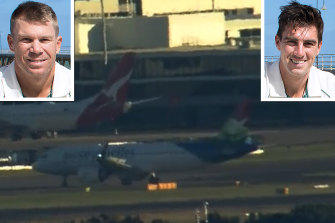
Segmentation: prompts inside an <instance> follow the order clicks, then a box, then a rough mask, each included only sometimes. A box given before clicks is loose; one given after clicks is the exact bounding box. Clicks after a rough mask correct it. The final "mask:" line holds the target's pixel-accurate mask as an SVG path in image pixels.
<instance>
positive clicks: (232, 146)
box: [33, 118, 258, 186]
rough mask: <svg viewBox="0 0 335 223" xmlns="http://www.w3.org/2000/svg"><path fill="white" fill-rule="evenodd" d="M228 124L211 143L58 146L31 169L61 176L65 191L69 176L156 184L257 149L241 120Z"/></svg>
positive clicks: (87, 181)
mask: <svg viewBox="0 0 335 223" xmlns="http://www.w3.org/2000/svg"><path fill="white" fill-rule="evenodd" d="M227 123H228V124H227V125H224V127H223V130H222V132H221V133H220V134H219V135H218V136H217V137H214V138H199V139H187V140H174V141H153V142H114V143H106V144H105V145H103V146H101V145H97V144H93V145H89V144H83V145H78V144H77V145H69V146H59V147H55V148H52V149H49V150H47V151H45V153H44V154H42V155H41V156H40V157H39V158H38V159H37V160H36V162H35V163H34V164H33V169H34V170H36V171H38V172H42V173H47V174H54V175H61V176H63V186H67V176H69V175H77V176H78V177H79V179H80V180H82V181H83V182H84V183H86V184H90V183H94V182H99V181H100V182H103V181H104V180H106V179H107V178H108V177H109V176H110V175H116V176H117V177H118V178H119V179H120V180H121V183H122V184H123V185H128V184H131V182H132V181H134V180H141V179H144V178H146V177H148V180H149V182H150V183H157V182H158V181H159V180H158V177H157V175H160V174H162V173H164V172H177V171H179V170H188V169H192V170H194V169H197V168H202V167H205V166H206V165H208V164H215V163H221V162H224V161H226V160H230V159H234V158H238V157H241V156H243V155H245V154H248V153H250V152H252V151H255V150H256V149H257V147H258V145H257V142H256V141H255V140H254V139H252V138H251V137H250V136H249V135H248V132H247V131H245V130H246V128H245V127H244V123H245V118H242V119H240V120H238V119H236V118H235V119H233V118H232V119H229V120H228V121H227ZM227 128H228V129H227Z"/></svg>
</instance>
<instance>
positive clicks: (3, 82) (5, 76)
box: [0, 61, 73, 100]
mask: <svg viewBox="0 0 335 223" xmlns="http://www.w3.org/2000/svg"><path fill="white" fill-rule="evenodd" d="M0 73H1V74H0V100H1V98H6V99H17V98H23V95H22V91H21V87H20V84H19V82H18V81H17V78H16V74H15V61H13V62H12V63H11V64H9V65H7V66H3V67H0ZM72 85H73V84H72V74H71V71H70V70H69V69H67V68H66V67H64V66H62V65H60V64H59V63H57V62H56V67H55V76H54V80H53V84H52V98H69V97H71V95H72V92H71V89H72Z"/></svg>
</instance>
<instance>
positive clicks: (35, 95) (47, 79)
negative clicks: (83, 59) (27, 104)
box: [0, 0, 74, 101]
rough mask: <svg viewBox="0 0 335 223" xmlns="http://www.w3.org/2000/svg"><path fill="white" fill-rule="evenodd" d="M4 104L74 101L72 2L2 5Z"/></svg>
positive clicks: (0, 89) (0, 91)
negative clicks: (7, 102)
mask: <svg viewBox="0 0 335 223" xmlns="http://www.w3.org/2000/svg"><path fill="white" fill-rule="evenodd" d="M1 3H2V4H3V5H5V6H6V7H2V9H1V10H0V11H1V13H0V53H1V57H0V58H1V60H0V101H73V100H74V69H73V65H74V63H73V55H74V52H73V11H74V10H73V0H57V1H48V0H37V1H24V0H3V1H2V2H1Z"/></svg>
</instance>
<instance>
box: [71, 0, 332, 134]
mask: <svg viewBox="0 0 335 223" xmlns="http://www.w3.org/2000/svg"><path fill="white" fill-rule="evenodd" d="M163 2H164V4H163ZM101 6H102V5H101V4H100V1H97V0H91V1H80V0H77V1H75V80H76V82H75V83H76V86H75V89H76V95H75V97H76V99H81V98H84V97H87V96H89V95H93V94H95V93H96V92H98V91H99V89H101V87H102V86H103V84H104V82H105V80H106V79H107V77H108V74H109V73H110V70H111V69H112V68H114V67H116V66H117V64H118V62H119V61H120V59H121V58H122V56H123V55H124V54H125V53H126V52H135V53H136V63H135V66H134V70H133V74H132V77H131V80H130V84H131V85H130V88H129V92H128V98H129V100H139V99H143V98H151V97H161V98H162V99H161V100H157V101H155V102H152V103H148V104H146V105H141V106H139V107H137V108H134V109H133V110H132V111H131V112H129V113H128V114H126V115H124V116H122V117H121V119H120V121H117V122H120V123H123V124H122V125H124V123H126V124H125V125H128V124H129V123H131V124H129V125H134V123H137V125H140V126H143V125H144V126H150V125H153V126H155V123H159V124H158V125H159V126H164V127H163V128H170V127H171V128H175V127H176V128H196V127H199V128H200V127H201V128H220V127H221V125H222V124H223V122H224V120H225V119H226V118H227V117H228V116H229V115H231V113H232V111H233V109H234V107H236V105H237V104H238V103H240V102H241V101H242V100H243V99H244V98H246V97H247V98H250V99H252V100H253V101H254V106H253V108H252V111H253V112H252V117H251V120H250V124H251V125H267V124H273V123H274V122H275V123H277V124H280V125H295V124H298V125H299V124H303V123H306V122H307V123H308V122H311V123H314V122H319V121H320V120H321V119H322V118H321V117H324V120H321V122H326V123H329V120H332V119H329V117H333V115H332V114H333V113H334V112H333V108H332V106H330V105H326V106H329V108H328V109H325V110H324V111H323V113H324V114H323V115H322V116H319V115H317V114H319V113H318V112H320V111H319V110H318V106H317V105H315V104H313V103H309V104H308V103H305V104H299V103H286V105H285V109H284V110H283V111H282V112H278V110H280V109H282V108H283V107H282V105H280V104H279V103H264V102H263V103H261V102H260V74H261V53H260V35H261V17H260V14H261V9H260V8H261V6H260V2H259V1H258V0H253V1H246V0H238V1H224V0H202V1H189V0H178V1H177V0H172V1H168V2H166V1H164V0H108V1H103V7H101ZM102 14H103V15H104V16H103V17H102ZM104 36H105V38H104ZM105 62H107V64H105ZM286 108H287V109H286ZM149 117H150V118H149ZM326 117H328V118H326ZM148 118H149V119H148ZM162 122H163V123H162ZM334 122H335V120H334ZM162 124H163V125H162Z"/></svg>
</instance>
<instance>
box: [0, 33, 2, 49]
mask: <svg viewBox="0 0 335 223" xmlns="http://www.w3.org/2000/svg"><path fill="white" fill-rule="evenodd" d="M0 48H1V55H2V31H1V32H0Z"/></svg>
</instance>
